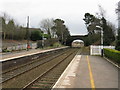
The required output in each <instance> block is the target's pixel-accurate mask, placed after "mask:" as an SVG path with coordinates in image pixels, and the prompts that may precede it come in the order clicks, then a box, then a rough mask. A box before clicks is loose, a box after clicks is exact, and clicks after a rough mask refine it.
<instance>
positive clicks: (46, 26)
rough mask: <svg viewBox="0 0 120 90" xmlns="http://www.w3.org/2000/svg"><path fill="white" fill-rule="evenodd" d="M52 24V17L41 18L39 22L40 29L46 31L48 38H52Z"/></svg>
mask: <svg viewBox="0 0 120 90" xmlns="http://www.w3.org/2000/svg"><path fill="white" fill-rule="evenodd" d="M53 26H54V22H53V19H43V20H42V21H41V23H40V27H41V29H42V30H43V31H44V32H46V33H47V34H48V35H49V36H50V38H52V37H53V34H54V31H53V30H52V29H51V28H52V27H53Z"/></svg>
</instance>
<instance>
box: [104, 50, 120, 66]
mask: <svg viewBox="0 0 120 90" xmlns="http://www.w3.org/2000/svg"><path fill="white" fill-rule="evenodd" d="M104 55H105V56H106V57H107V58H109V59H111V60H113V61H114V62H116V63H118V64H120V51H117V50H113V49H104Z"/></svg>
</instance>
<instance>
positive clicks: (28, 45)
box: [26, 16, 30, 51]
mask: <svg viewBox="0 0 120 90" xmlns="http://www.w3.org/2000/svg"><path fill="white" fill-rule="evenodd" d="M26 35H27V51H28V50H29V49H30V44H29V38H30V35H29V16H28V17H27V30H26Z"/></svg>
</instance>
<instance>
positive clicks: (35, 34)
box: [30, 30, 42, 41]
mask: <svg viewBox="0 0 120 90" xmlns="http://www.w3.org/2000/svg"><path fill="white" fill-rule="evenodd" d="M30 39H31V40H32V41H37V40H42V34H41V32H40V31H39V30H35V31H32V32H31V37H30Z"/></svg>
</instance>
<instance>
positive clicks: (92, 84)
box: [87, 56, 95, 90]
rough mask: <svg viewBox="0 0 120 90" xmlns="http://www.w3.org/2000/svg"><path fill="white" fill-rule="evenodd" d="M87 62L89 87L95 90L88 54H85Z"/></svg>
mask: <svg viewBox="0 0 120 90" xmlns="http://www.w3.org/2000/svg"><path fill="white" fill-rule="evenodd" d="M87 62H88V69H89V75H90V82H91V88H92V90H95V83H94V79H93V75H92V69H91V66H90V61H89V57H88V56H87Z"/></svg>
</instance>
